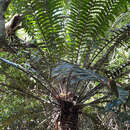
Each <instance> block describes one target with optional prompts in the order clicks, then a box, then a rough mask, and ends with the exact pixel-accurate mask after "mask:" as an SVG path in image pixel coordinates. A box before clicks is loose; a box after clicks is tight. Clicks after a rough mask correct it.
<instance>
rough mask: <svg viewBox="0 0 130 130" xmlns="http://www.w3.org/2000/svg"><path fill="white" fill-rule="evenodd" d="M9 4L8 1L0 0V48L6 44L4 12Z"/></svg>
mask: <svg viewBox="0 0 130 130" xmlns="http://www.w3.org/2000/svg"><path fill="white" fill-rule="evenodd" d="M9 3H10V0H0V47H3V46H4V45H5V44H6V43H7V41H6V33H5V18H4V14H5V12H6V9H7V7H8V5H9Z"/></svg>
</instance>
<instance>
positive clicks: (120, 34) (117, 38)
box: [90, 25, 130, 70]
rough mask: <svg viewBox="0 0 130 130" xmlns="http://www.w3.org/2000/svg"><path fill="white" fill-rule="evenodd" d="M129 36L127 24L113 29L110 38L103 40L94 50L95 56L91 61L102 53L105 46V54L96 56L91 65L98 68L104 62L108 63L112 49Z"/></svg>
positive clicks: (129, 31)
mask: <svg viewBox="0 0 130 130" xmlns="http://www.w3.org/2000/svg"><path fill="white" fill-rule="evenodd" d="M129 36H130V27H129V25H127V26H126V27H123V28H121V29H119V30H118V31H115V32H114V33H113V34H112V36H111V38H110V40H105V41H106V43H105V45H104V46H103V47H101V48H100V49H99V50H98V51H97V52H96V54H95V56H93V58H92V60H91V63H93V62H94V60H95V59H96V58H98V57H99V54H100V53H104V51H103V50H104V49H106V48H107V50H106V52H105V54H103V56H101V58H98V60H97V61H96V63H95V65H93V68H95V69H96V70H98V69H99V68H101V67H102V66H103V65H104V64H106V63H109V58H110V56H111V55H112V54H113V53H114V49H115V48H117V47H119V45H121V46H122V45H123V44H124V43H126V42H127V41H128V40H129ZM123 42H124V43H123ZM91 63H90V64H91Z"/></svg>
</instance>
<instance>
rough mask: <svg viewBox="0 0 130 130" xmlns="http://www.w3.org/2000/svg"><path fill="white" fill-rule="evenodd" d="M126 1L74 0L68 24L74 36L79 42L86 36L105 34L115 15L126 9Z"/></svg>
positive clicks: (92, 36)
mask: <svg viewBox="0 0 130 130" xmlns="http://www.w3.org/2000/svg"><path fill="white" fill-rule="evenodd" d="M126 3H127V1H123V0H82V1H78V0H72V4H71V9H70V23H69V25H68V26H69V30H70V32H71V33H72V36H73V37H75V40H76V41H77V42H79V43H80V42H82V41H83V40H85V39H84V38H85V37H91V38H97V37H99V36H101V35H102V36H104V35H105V30H106V31H107V30H108V27H110V23H111V22H113V21H114V20H115V16H118V15H119V14H120V13H121V12H124V11H125V9H126V8H125V6H126ZM76 38H77V39H76ZM80 44H81V43H80Z"/></svg>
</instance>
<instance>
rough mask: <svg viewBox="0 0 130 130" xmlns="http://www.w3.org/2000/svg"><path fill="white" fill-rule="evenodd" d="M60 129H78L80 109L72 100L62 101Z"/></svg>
mask: <svg viewBox="0 0 130 130" xmlns="http://www.w3.org/2000/svg"><path fill="white" fill-rule="evenodd" d="M60 109H61V110H60V111H61V113H60V117H59V124H58V128H59V129H58V130H78V114H79V112H78V111H79V109H78V107H77V106H76V105H74V104H73V103H72V102H68V101H62V103H61V108H60Z"/></svg>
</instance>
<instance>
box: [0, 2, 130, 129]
mask: <svg viewBox="0 0 130 130" xmlns="http://www.w3.org/2000/svg"><path fill="white" fill-rule="evenodd" d="M127 2H128V1H127V0H125V1H124V0H82V1H79V0H72V1H71V2H70V5H69V6H68V7H67V8H66V5H65V2H64V1H63V0H39V1H38V0H37V1H36V0H30V1H28V0H24V1H23V0H20V1H17V0H15V1H12V5H10V6H11V7H10V8H12V10H13V11H14V12H16V13H20V14H23V21H22V26H23V27H24V28H25V30H26V31H27V33H28V35H29V36H30V37H31V38H32V40H34V39H35V42H34V44H36V45H37V48H35V49H28V48H27V49H26V48H25V49H24V50H20V49H19V46H20V45H21V44H23V41H22V40H19V44H18V45H17V49H18V53H17V54H18V56H16V57H13V58H12V57H11V58H12V59H13V60H14V61H16V60H15V59H16V58H17V57H20V58H21V60H18V63H17V64H15V63H13V62H10V61H8V60H5V59H3V58H0V59H1V60H2V61H4V62H6V63H8V64H9V65H12V66H14V67H16V68H18V69H20V70H22V71H23V72H25V73H26V74H27V75H29V76H30V77H32V78H33V80H32V79H30V78H27V81H28V82H25V79H26V77H27V75H26V77H24V76H25V74H23V73H18V74H17V76H12V75H10V74H9V72H8V71H7V70H5V71H6V73H1V74H2V75H5V76H6V77H7V79H8V81H7V83H4V84H3V85H5V86H7V87H8V88H10V86H12V88H13V89H14V90H17V92H19V93H20V94H23V95H26V96H27V97H32V98H34V99H36V100H39V101H40V102H41V103H42V104H43V106H44V107H43V111H44V112H43V114H44V117H45V118H47V121H44V122H41V123H40V127H41V125H42V128H43V129H54V128H55V129H56V130H60V129H63V130H67V129H68V130H78V129H81V130H83V129H89V127H88V124H89V123H85V122H86V120H87V121H88V120H90V119H91V121H95V120H94V119H93V114H92V115H89V113H87V112H86V113H85V112H84V111H86V109H87V107H88V106H91V107H92V108H93V107H94V108H96V109H98V110H99V111H103V110H104V109H105V105H104V104H105V103H106V102H112V101H111V100H112V98H111V96H109V92H108V91H107V90H106V88H108V90H112V93H113V95H114V94H115V95H116V96H117V97H118V100H114V102H112V103H111V104H108V106H107V107H106V111H109V110H111V109H113V108H114V107H116V106H119V105H121V104H126V103H127V99H128V96H129V93H128V91H127V90H124V89H118V88H120V87H117V83H116V80H117V81H118V78H122V79H125V76H127V75H128V69H129V64H130V63H129V62H130V61H129V60H127V61H125V65H123V63H121V64H120V65H118V66H117V67H116V66H113V67H111V66H110V65H111V62H112V60H113V59H112V57H113V55H115V54H114V53H115V52H114V51H115V49H116V48H121V47H123V46H124V48H126V49H127V45H128V42H129V36H130V35H129V34H130V25H129V24H127V25H126V26H124V27H122V28H120V29H117V30H110V31H112V32H111V33H110V32H109V31H108V29H110V27H111V24H112V22H113V21H115V18H116V16H118V15H119V14H120V13H121V12H125V11H126V5H127ZM13 5H14V7H16V8H15V9H14V8H13ZM17 7H19V8H17ZM106 32H107V33H106ZM14 38H15V37H14ZM12 42H14V43H13V44H14V45H15V42H16V40H15V39H13V41H12ZM31 44H32V43H31ZM22 57H24V58H22ZM21 63H25V64H22V65H19V64H21ZM2 66H3V65H2ZM120 66H123V68H121V67H120ZM7 68H8V70H10V71H12V72H15V70H12V69H11V68H10V67H9V66H7ZM7 68H6V69H7ZM120 68H121V69H120ZM1 69H2V68H1ZM19 79H21V80H20V81H19ZM14 82H16V83H15V85H14ZM19 82H20V83H21V82H24V87H23V88H21V86H20V85H19ZM113 84H114V85H113ZM118 86H119V85H118ZM34 88H35V91H34ZM99 95H100V96H99ZM122 95H123V96H122ZM94 96H97V97H98V96H99V98H97V97H94ZM90 98H93V99H92V100H89V99H90ZM114 103H115V105H114ZM101 104H102V105H101ZM33 112H34V113H35V111H33ZM33 112H32V113H33ZM40 112H41V111H40ZM41 113H42V112H41ZM86 115H87V116H86ZM81 120H83V122H82V121H81ZM95 122H96V123H97V124H98V123H99V122H98V121H95ZM46 123H48V127H47V126H46ZM55 124H56V125H55ZM93 124H94V123H93ZM97 124H95V125H94V126H93V127H94V129H98V127H99V126H98V127H97V126H96V125H97ZM100 125H101V124H100ZM91 129H92V127H91ZM100 129H101V128H100Z"/></svg>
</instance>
